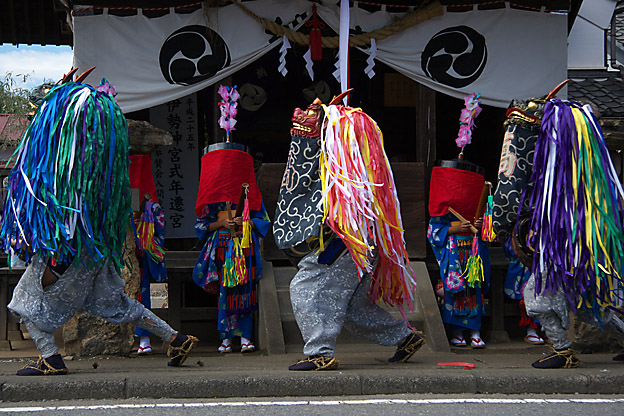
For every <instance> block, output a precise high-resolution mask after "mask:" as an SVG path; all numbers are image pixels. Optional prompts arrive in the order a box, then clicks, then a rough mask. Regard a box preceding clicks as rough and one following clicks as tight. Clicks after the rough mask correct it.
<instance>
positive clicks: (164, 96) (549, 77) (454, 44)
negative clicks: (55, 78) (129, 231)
mask: <svg viewBox="0 0 624 416" xmlns="http://www.w3.org/2000/svg"><path fill="white" fill-rule="evenodd" d="M243 5H244V6H245V7H247V8H249V9H250V10H252V11H253V12H254V13H256V14H257V15H259V16H261V17H264V18H266V19H268V20H272V21H276V19H278V20H279V21H280V22H281V23H282V24H289V23H290V24H291V26H292V27H294V28H297V27H298V26H300V25H301V24H302V23H303V19H307V18H309V17H311V15H312V13H311V8H312V3H311V2H309V1H307V0H292V1H284V0H257V1H253V2H244V3H243ZM317 9H318V15H319V17H320V18H321V19H322V20H324V21H325V22H326V23H327V24H328V25H329V26H330V27H331V28H332V29H333V30H334V31H336V32H337V33H338V32H339V30H340V29H339V28H340V8H339V5H338V4H334V5H327V4H326V5H318V4H317ZM400 16H401V14H396V13H387V12H385V11H378V12H367V11H365V10H362V9H359V8H357V7H355V8H354V7H352V8H351V12H350V19H349V20H350V27H351V28H352V29H353V28H355V27H356V26H357V27H359V28H361V30H363V31H364V32H369V31H372V30H375V29H378V28H381V27H384V26H386V25H388V24H389V23H392V21H393V20H394V19H395V18H397V17H400ZM187 26H200V27H201V26H207V27H209V28H211V29H212V30H214V31H215V32H216V33H218V35H219V36H220V37H221V38H222V39H223V42H224V43H225V44H226V45H227V48H228V51H229V56H230V64H229V65H227V66H225V67H223V68H222V69H220V70H219V71H217V72H216V73H215V74H214V75H212V76H210V77H207V78H205V79H202V80H201V81H199V82H196V83H190V84H188V85H180V84H176V83H170V82H168V81H167V79H166V76H165V75H163V74H164V73H166V70H167V69H170V68H174V66H171V67H166V68H165V70H161V64H160V62H159V61H160V55H161V54H162V52H161V51H162V50H163V45H164V43H165V41H167V39H168V38H170V37H171V35H172V34H174V32H176V31H177V30H179V29H181V28H185V27H187ZM436 35H437V36H436ZM471 36H472V37H471ZM174 37H175V36H174ZM182 38H183V37H182ZM433 38H435V41H437V42H438V46H437V48H436V47H433V46H435V45H433V44H432V43H430V41H431V40H432V39H433ZM475 39H477V40H479V39H481V40H482V43H483V44H482V45H478V44H477V43H474V40H475ZM281 42H282V40H281V37H280V36H274V35H272V34H267V33H266V31H265V30H264V29H263V28H262V26H261V24H260V23H259V22H257V21H256V20H254V19H252V18H251V17H249V16H248V15H247V14H245V13H244V12H243V11H241V10H240V9H239V8H238V7H236V6H234V5H230V6H226V7H222V8H219V9H218V10H215V11H213V12H212V13H210V19H209V20H208V21H207V19H206V17H205V16H204V14H203V12H202V11H201V10H200V11H196V12H193V13H188V14H178V13H171V14H169V15H166V16H163V17H159V18H147V17H145V16H142V15H137V16H128V17H118V16H112V15H108V14H103V15H94V16H76V17H74V66H77V67H79V68H81V69H86V68H89V67H91V66H96V67H97V69H96V71H95V73H94V74H93V75H91V76H90V77H89V79H88V81H90V82H91V83H94V84H95V83H97V81H95V80H97V79H99V77H106V78H107V79H108V80H109V81H110V82H111V83H112V84H113V85H115V87H116V88H117V91H118V97H117V99H118V101H119V103H120V106H121V107H122V109H123V110H124V111H126V112H127V111H134V110H139V109H143V108H148V107H152V106H155V105H158V104H161V103H165V102H167V101H170V100H173V99H177V98H181V97H183V96H185V95H188V94H190V93H192V92H195V91H198V90H201V89H203V88H205V87H207V86H209V85H212V84H214V83H216V82H218V81H219V80H221V79H222V78H225V77H227V76H229V75H231V74H233V73H234V72H236V71H238V70H239V69H241V68H243V67H244V66H246V65H249V64H250V63H252V62H254V61H255V60H256V59H258V58H260V57H261V56H262V55H264V54H265V53H267V52H268V51H270V50H271V49H273V48H274V47H277V46H278V45H280V44H281ZM449 42H450V43H449ZM471 42H472V43H471ZM566 42H567V17H566V16H565V15H561V14H550V13H539V12H532V11H523V10H516V9H511V8H507V9H498V10H482V11H479V10H473V11H470V12H462V13H444V15H442V16H440V17H436V18H433V19H430V20H428V21H425V22H423V23H420V24H418V25H416V26H412V27H410V28H408V29H405V30H403V31H402V32H399V33H397V34H396V35H393V36H390V37H388V38H386V39H384V40H379V41H377V45H376V47H377V51H376V58H375V59H377V60H378V61H380V62H383V63H385V64H387V65H388V66H390V67H392V68H394V69H396V70H397V71H398V72H400V73H402V74H404V75H405V76H407V77H409V78H411V79H413V80H415V81H417V82H419V83H421V84H423V85H426V86H428V87H430V88H432V89H434V90H436V91H440V92H443V93H445V94H448V95H450V96H453V97H457V98H463V97H464V96H466V95H467V94H469V93H472V92H477V93H481V96H482V103H483V104H488V105H493V106H497V107H507V105H508V104H509V101H510V100H511V99H512V98H529V97H537V96H543V95H545V94H546V93H548V92H549V91H550V90H551V89H552V88H554V87H555V86H556V85H557V84H559V83H560V82H561V81H563V80H564V79H565V78H566V75H567V50H566ZM428 44H429V49H427V45H428ZM479 46H481V50H482V51H483V53H481V54H479V53H473V54H472V55H471V54H470V52H474V51H476V50H478V49H479ZM187 48H188V47H187ZM449 48H452V49H454V50H451V49H449ZM205 49H206V52H205V53H204V55H203V56H201V57H199V58H197V59H195V58H192V59H189V54H190V55H192V53H191V52H192V51H190V52H189V51H187V50H185V49H184V48H181V50H180V51H179V52H178V53H177V54H173V55H172V54H171V53H170V54H169V55H171V56H170V58H171V59H170V60H171V61H175V60H176V59H178V60H180V61H187V62H186V63H187V64H188V63H189V62H195V63H198V64H199V63H200V62H201V59H204V58H206V56H207V58H208V59H210V58H211V57H213V55H212V54H211V53H216V52H217V51H210V48H209V47H206V48H205ZM362 50H363V51H364V52H365V53H368V49H367V48H364V49H362ZM423 57H424V58H425V59H423ZM289 59H290V58H289ZM423 60H424V61H425V62H424V64H423ZM434 61H437V62H435V63H434ZM278 65H279V62H278V61H276V62H275V69H276V70H277V67H278ZM315 65H321V63H318V62H317V63H315ZM444 65H448V66H449V68H448V69H445V68H444ZM176 69H179V68H178V67H176ZM341 69H342V70H344V71H346V68H341ZM195 75H197V76H199V75H201V71H197V72H196V74H195ZM352 87H355V88H357V85H352ZM335 93H336V94H337V93H338V92H335ZM559 96H560V97H565V90H564V91H563V92H561V93H560V94H559Z"/></svg>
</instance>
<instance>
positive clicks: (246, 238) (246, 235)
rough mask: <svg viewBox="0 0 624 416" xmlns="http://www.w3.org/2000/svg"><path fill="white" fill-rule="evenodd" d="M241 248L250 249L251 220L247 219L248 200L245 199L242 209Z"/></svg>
mask: <svg viewBox="0 0 624 416" xmlns="http://www.w3.org/2000/svg"><path fill="white" fill-rule="evenodd" d="M241 247H242V248H249V247H251V219H249V199H248V198H245V208H244V209H243V241H242V242H241Z"/></svg>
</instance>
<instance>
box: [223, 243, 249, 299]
mask: <svg viewBox="0 0 624 416" xmlns="http://www.w3.org/2000/svg"><path fill="white" fill-rule="evenodd" d="M247 280H248V279H247V265H246V263H245V253H244V251H243V248H242V247H241V244H240V240H239V239H238V238H237V237H235V238H232V239H231V240H230V242H229V244H228V248H227V251H226V252H225V262H224V265H223V286H225V287H234V286H238V285H240V284H243V283H245V282H246V281H247Z"/></svg>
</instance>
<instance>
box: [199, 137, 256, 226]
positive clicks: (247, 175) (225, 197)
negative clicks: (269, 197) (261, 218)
mask: <svg viewBox="0 0 624 416" xmlns="http://www.w3.org/2000/svg"><path fill="white" fill-rule="evenodd" d="M243 183H248V184H249V194H248V195H247V197H248V199H249V209H251V210H255V211H258V210H260V208H261V206H262V196H261V195H260V189H258V184H257V183H256V175H255V173H254V166H253V157H251V155H250V154H249V153H247V152H243V151H240V150H235V149H220V150H213V151H212V152H208V153H206V154H205V155H204V156H203V157H202V160H201V176H200V179H199V189H198V191H197V203H196V204H195V213H196V214H197V216H198V217H199V216H201V215H202V210H203V208H204V206H205V205H206V204H211V203H217V202H231V203H233V204H237V203H238V198H239V196H240V192H241V185H242V184H243Z"/></svg>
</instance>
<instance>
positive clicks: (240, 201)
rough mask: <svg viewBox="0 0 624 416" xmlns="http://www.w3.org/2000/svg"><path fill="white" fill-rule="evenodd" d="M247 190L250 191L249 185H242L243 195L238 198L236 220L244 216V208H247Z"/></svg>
mask: <svg viewBox="0 0 624 416" xmlns="http://www.w3.org/2000/svg"><path fill="white" fill-rule="evenodd" d="M247 190H249V184H248V183H244V184H242V185H241V193H240V195H239V197H238V204H237V205H236V214H234V218H236V217H240V216H241V215H243V208H244V207H245V198H246V197H247Z"/></svg>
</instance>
